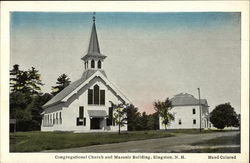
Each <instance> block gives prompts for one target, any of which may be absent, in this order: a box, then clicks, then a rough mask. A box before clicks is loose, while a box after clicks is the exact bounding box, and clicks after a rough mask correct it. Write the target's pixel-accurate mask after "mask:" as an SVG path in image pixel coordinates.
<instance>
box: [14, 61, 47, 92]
mask: <svg viewBox="0 0 250 163" xmlns="http://www.w3.org/2000/svg"><path fill="white" fill-rule="evenodd" d="M10 76H11V78H10V87H11V92H22V93H24V94H26V95H34V94H38V93H40V91H41V88H40V86H42V85H43V83H42V82H41V79H40V78H41V75H40V74H39V73H38V71H37V70H36V69H35V68H34V67H31V70H28V71H23V70H20V69H19V65H18V64H15V65H14V66H13V69H12V70H10Z"/></svg>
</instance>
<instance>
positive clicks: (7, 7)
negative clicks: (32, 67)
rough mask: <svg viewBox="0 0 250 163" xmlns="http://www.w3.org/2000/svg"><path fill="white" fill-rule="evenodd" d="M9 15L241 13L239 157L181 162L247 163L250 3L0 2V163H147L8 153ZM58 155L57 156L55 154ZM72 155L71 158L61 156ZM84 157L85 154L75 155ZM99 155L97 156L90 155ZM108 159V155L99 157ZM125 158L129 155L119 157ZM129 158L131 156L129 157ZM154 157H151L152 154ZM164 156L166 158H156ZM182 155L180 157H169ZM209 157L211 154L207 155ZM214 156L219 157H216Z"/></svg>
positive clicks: (195, 156) (192, 156)
mask: <svg viewBox="0 0 250 163" xmlns="http://www.w3.org/2000/svg"><path fill="white" fill-rule="evenodd" d="M11 11H53V12H59V11H60V12H81V11H82V12H83V11H84V12H93V11H95V12H100V11H107V12H108V11H113V12H115V11H119V12H132V11H133V12H206V11H210V12H241V18H242V19H241V23H242V28H241V31H242V34H241V39H242V42H241V46H242V49H241V50H242V54H241V108H242V109H241V118H242V130H241V132H242V134H241V142H242V144H241V154H219V155H236V157H237V160H226V159H225V160H222V159H220V160H208V159H207V156H208V154H184V155H185V157H187V159H185V160H180V161H181V162H190V161H192V162H201V161H206V162H248V161H247V160H249V154H248V153H249V139H248V138H249V121H248V118H249V1H198V2H197V1H175V2H173V1H172V2H171V1H170V2H169V1H168V2H166V1H156V2H152V1H129V2H126V1H117V2H115V1H106V2H105V1H102V2H101V1H85V2H79V1H76V2H69V1H64V2H58V1H56V2H55V1H51V2H45V1H43V2H41V1H40V2H27V1H24V2H1V40H0V41H1V58H0V61H1V85H0V88H1V97H0V99H1V103H0V106H1V112H0V113H1V119H0V120H1V121H0V122H1V123H0V124H1V142H0V143H1V153H0V159H1V160H0V162H18V161H20V162H45V161H46V162H52V161H53V162H62V161H64V162H69V161H74V162H83V161H84V162H95V161H102V162H103V163H104V162H113V161H114V162H117V161H119V162H128V161H131V162H141V161H143V162H147V160H56V159H54V157H55V155H56V154H51V153H50V154H44V153H41V154H40V153H39V154H38V153H9V147H8V146H9V133H8V128H9V125H8V122H9V120H8V117H9V110H8V108H9V89H8V88H9V61H10V60H9V54H10V50H9V42H10V38H9V21H10V16H9V13H10V12H11ZM58 155H59V154H58ZM63 155H74V154H63ZM78 155H84V154H78ZM93 155H100V154H93ZM102 155H110V154H102ZM120 155H128V154H124V153H123V154H120ZM130 155H131V154H130ZM152 155H153V154H152ZM157 155H162V156H163V155H166V154H157ZM169 155H182V154H169ZM209 155H212V154H209ZM215 155H218V153H217V154H215ZM158 161H164V162H165V161H168V162H176V160H150V162H158Z"/></svg>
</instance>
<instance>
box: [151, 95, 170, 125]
mask: <svg viewBox="0 0 250 163" xmlns="http://www.w3.org/2000/svg"><path fill="white" fill-rule="evenodd" d="M154 108H155V110H156V111H157V112H158V114H159V115H160V116H161V118H162V123H163V124H164V125H165V129H167V127H166V126H167V125H168V124H169V123H170V122H171V121H172V120H174V115H173V114H172V113H170V110H171V109H172V104H171V101H170V100H169V99H168V98H167V99H166V100H165V101H156V102H154Z"/></svg>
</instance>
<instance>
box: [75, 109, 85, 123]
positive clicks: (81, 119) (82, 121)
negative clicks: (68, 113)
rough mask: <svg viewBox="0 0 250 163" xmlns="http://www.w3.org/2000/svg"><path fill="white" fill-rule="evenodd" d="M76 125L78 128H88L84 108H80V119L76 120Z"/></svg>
mask: <svg viewBox="0 0 250 163" xmlns="http://www.w3.org/2000/svg"><path fill="white" fill-rule="evenodd" d="M76 125H77V126H82V125H84V126H86V118H85V117H84V107H83V106H80V107H79V117H77V118H76Z"/></svg>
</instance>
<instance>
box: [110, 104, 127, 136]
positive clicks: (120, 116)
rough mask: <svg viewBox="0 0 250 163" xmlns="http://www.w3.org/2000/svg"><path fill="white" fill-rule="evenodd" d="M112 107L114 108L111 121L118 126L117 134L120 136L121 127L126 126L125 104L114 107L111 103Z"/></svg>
mask: <svg viewBox="0 0 250 163" xmlns="http://www.w3.org/2000/svg"><path fill="white" fill-rule="evenodd" d="M111 104H112V107H113V108H114V112H113V119H114V120H115V123H116V124H118V127H119V129H118V133H119V134H121V127H123V126H124V125H125V124H127V115H126V113H127V111H126V110H127V106H126V105H125V104H118V105H115V104H113V103H112V102H111Z"/></svg>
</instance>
